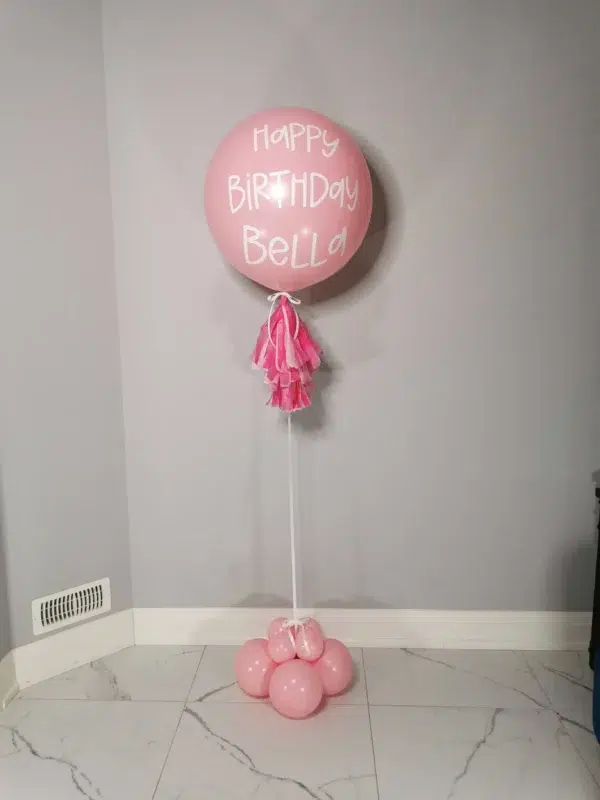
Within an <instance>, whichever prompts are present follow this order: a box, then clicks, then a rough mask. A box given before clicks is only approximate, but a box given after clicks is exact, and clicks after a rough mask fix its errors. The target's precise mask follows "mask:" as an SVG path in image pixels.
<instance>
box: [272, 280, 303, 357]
mask: <svg viewBox="0 0 600 800" xmlns="http://www.w3.org/2000/svg"><path fill="white" fill-rule="evenodd" d="M281 297H287V299H288V300H289V301H290V303H291V304H292V310H293V312H294V314H295V315H296V331H295V333H294V341H295V340H296V339H297V338H298V331H299V329H300V317H299V316H298V312H297V311H296V309H295V308H293V307H294V306H299V305H300V303H301V302H302V301H301V300H298V298H297V297H292V295H291V294H288V292H275V293H274V294H270V295H269V296H268V297H267V300H268V301H269V302H270V303H271V308H270V309H269V319H268V320H267V330H268V332H269V341H270V342H271V344H272V345H273V347H275V342H274V341H273V336H272V334H271V317H272V316H273V311H274V310H275V303H276V302H277V301H278V300H279V299H280V298H281Z"/></svg>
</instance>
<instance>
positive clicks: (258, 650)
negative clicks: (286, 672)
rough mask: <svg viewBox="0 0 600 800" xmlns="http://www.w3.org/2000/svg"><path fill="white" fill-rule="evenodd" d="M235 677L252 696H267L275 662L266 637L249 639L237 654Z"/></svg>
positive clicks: (241, 687)
mask: <svg viewBox="0 0 600 800" xmlns="http://www.w3.org/2000/svg"><path fill="white" fill-rule="evenodd" d="M234 666H235V677H236V678H237V682H238V684H239V687H240V689H241V690H242V691H244V692H246V694H249V695H250V696H251V697H267V695H268V694H269V683H270V682H271V677H272V675H273V673H274V672H275V664H274V663H273V661H271V659H270V658H269V655H268V653H267V640H266V639H248V641H247V642H246V643H245V644H243V645H242V646H241V647H240V649H239V650H238V651H237V653H236V656H235V665H234Z"/></svg>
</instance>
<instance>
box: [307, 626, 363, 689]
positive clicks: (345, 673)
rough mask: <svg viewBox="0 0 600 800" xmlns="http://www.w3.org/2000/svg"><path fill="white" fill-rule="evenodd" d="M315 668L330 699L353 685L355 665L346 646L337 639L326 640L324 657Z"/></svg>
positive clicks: (315, 664)
mask: <svg viewBox="0 0 600 800" xmlns="http://www.w3.org/2000/svg"><path fill="white" fill-rule="evenodd" d="M313 668H314V669H315V670H316V671H317V672H318V673H319V675H320V676H321V680H322V681H323V689H324V692H325V694H326V695H327V696H328V697H331V696H332V695H335V694H340V692H343V691H345V690H346V689H347V688H348V687H349V686H350V684H351V683H352V675H353V673H354V664H353V663H352V656H351V655H350V651H349V650H348V648H347V647H346V645H345V644H343V643H342V642H340V641H338V640H337V639H325V647H324V649H323V655H322V656H321V658H320V659H319V660H318V661H315V663H314V664H313Z"/></svg>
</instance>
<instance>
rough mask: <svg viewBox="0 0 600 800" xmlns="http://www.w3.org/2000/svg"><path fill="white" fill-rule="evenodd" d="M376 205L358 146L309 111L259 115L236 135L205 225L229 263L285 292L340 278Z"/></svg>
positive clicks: (214, 183) (209, 198) (208, 193)
mask: <svg viewBox="0 0 600 800" xmlns="http://www.w3.org/2000/svg"><path fill="white" fill-rule="evenodd" d="M372 202H373V192H372V186H371V177H370V174H369V169H368V167H367V163H366V161H365V159H364V157H363V155H362V153H361V151H360V148H359V147H358V145H357V144H356V142H355V141H354V139H353V138H352V137H351V136H350V134H349V133H347V132H346V131H345V130H344V129H343V128H341V127H340V126H339V125H336V124H335V123H334V122H332V121H331V120H330V119H328V118H327V117H325V116H323V115H322V114H319V113H317V112H316V111H309V110H308V109H305V108H276V109H272V110H271V111H261V112H259V113H258V114H254V115H253V116H251V117H249V118H248V119H247V120H245V121H244V122H241V123H240V124H239V125H237V126H236V127H235V128H233V130H231V131H230V132H229V133H228V134H227V136H225V138H224V139H223V141H222V142H221V143H220V145H219V146H218V148H217V150H216V152H215V154H214V156H213V158H212V161H211V162H210V165H209V167H208V172H207V175H206V180H205V184H204V212H205V214H206V220H207V222H208V225H209V227H210V230H211V232H212V235H213V237H214V239H215V241H216V243H217V245H218V247H219V249H220V250H221V252H222V253H223V255H224V256H225V258H226V259H227V261H229V262H230V264H232V265H233V266H234V267H235V268H236V269H238V270H239V271H240V272H241V273H243V274H244V275H246V276H247V277H248V278H251V279H252V280H254V281H256V282H257V283H260V284H262V285H263V286H268V287H269V288H270V289H276V290H278V291H284V290H285V291H290V292H293V291H297V290H298V289H303V288H305V287H306V286H312V285H313V284H315V283H318V282H319V281H322V280H324V279H325V278H328V277H329V276H330V275H333V274H334V273H335V272H337V271H338V270H339V269H341V268H342V267H343V266H344V265H345V264H346V263H347V262H348V261H349V260H350V258H352V256H353V255H354V253H355V252H356V251H357V250H358V248H359V246H360V244H361V242H362V240H363V238H364V236H365V234H366V232H367V228H368V226H369V220H370V217H371V207H372Z"/></svg>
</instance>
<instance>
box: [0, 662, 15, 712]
mask: <svg viewBox="0 0 600 800" xmlns="http://www.w3.org/2000/svg"><path fill="white" fill-rule="evenodd" d="M18 691H19V686H18V684H17V673H16V672H15V661H14V658H13V654H12V653H8V654H7V655H5V656H4V658H3V659H2V661H0V711H1V710H2V709H3V708H6V706H7V705H8V704H9V703H10V701H11V700H12V699H13V698H14V697H16V695H17V692H18Z"/></svg>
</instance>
